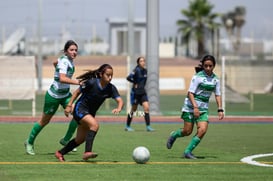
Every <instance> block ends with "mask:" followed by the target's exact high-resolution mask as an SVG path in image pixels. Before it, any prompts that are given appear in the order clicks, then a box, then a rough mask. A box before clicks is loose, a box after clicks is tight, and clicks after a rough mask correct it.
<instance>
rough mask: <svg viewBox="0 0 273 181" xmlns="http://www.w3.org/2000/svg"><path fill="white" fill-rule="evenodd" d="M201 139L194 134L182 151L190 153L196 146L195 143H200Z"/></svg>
mask: <svg viewBox="0 0 273 181" xmlns="http://www.w3.org/2000/svg"><path fill="white" fill-rule="evenodd" d="M200 141H201V139H200V138H198V137H197V136H194V137H193V138H192V139H191V142H190V143H189V145H188V146H187V148H186V149H185V152H184V153H191V152H192V150H193V149H194V148H195V147H197V145H198V144H199V143H200Z"/></svg>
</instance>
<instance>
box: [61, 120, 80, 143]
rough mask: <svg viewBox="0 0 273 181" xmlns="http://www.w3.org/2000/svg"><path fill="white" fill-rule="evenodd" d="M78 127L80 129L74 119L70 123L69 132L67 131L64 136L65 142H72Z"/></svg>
mask: <svg viewBox="0 0 273 181" xmlns="http://www.w3.org/2000/svg"><path fill="white" fill-rule="evenodd" d="M77 127H78V124H77V122H76V121H75V120H74V119H72V120H71V121H70V123H69V126H68V130H67V131H66V134H65V136H64V141H70V139H71V138H72V136H73V134H74V133H75V131H76V129H77Z"/></svg>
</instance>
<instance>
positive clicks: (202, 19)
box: [176, 0, 221, 58]
mask: <svg viewBox="0 0 273 181" xmlns="http://www.w3.org/2000/svg"><path fill="white" fill-rule="evenodd" d="M213 8H214V6H213V5H212V4H210V3H209V2H208V1H207V0H190V1H189V7H188V8H187V9H182V10H181V14H182V15H184V16H185V19H181V20H177V22H176V24H177V25H178V33H181V34H182V42H183V43H185V44H186V49H187V50H186V51H187V53H186V54H187V56H188V55H189V41H190V39H191V38H194V39H195V40H196V42H197V51H198V52H197V56H198V58H199V57H202V56H203V55H204V54H205V53H206V47H205V37H206V36H210V35H211V37H214V36H213V34H214V32H215V29H216V28H219V27H220V26H221V24H220V23H216V22H215V19H216V18H217V17H220V14H218V13H212V9H213Z"/></svg>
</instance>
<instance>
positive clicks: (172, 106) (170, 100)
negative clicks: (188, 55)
mask: <svg viewBox="0 0 273 181" xmlns="http://www.w3.org/2000/svg"><path fill="white" fill-rule="evenodd" d="M246 97H249V95H246ZM184 98H185V95H161V96H160V105H159V108H160V111H161V113H162V115H164V116H170V115H171V116H172V115H174V116H179V115H180V110H181V106H182V105H183V102H184ZM123 100H124V102H125V105H126V98H125V96H124V95H123ZM272 102H273V94H254V99H253V104H251V103H229V102H227V103H226V110H225V111H226V114H227V115H241V116H246V115H247V116H273V111H272ZM43 103H44V95H37V96H36V112H37V115H40V114H41V111H42V108H43ZM252 105H253V106H252ZM113 106H115V102H114V101H113V100H109V99H108V101H106V103H105V104H104V106H102V107H101V109H100V111H99V112H98V114H103V115H105V114H107V115H109V114H110V113H111V111H110V109H112V108H113ZM140 109H141V107H140ZM124 110H125V109H124ZM216 110H217V106H216V103H215V102H211V103H210V114H211V115H216V114H217V111H216ZM57 114H59V115H63V109H62V108H60V109H59V111H58V112H57ZM121 114H122V115H125V111H123V112H122V113H121ZM1 115H20V116H21V115H31V101H8V100H1V101H0V116H1Z"/></svg>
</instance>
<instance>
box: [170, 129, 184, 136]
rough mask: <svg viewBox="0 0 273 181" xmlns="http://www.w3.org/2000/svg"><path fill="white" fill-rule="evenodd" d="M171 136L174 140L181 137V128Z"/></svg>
mask: <svg viewBox="0 0 273 181" xmlns="http://www.w3.org/2000/svg"><path fill="white" fill-rule="evenodd" d="M172 136H173V137H174V138H179V137H183V135H182V130H181V128H179V129H178V130H176V131H174V132H172Z"/></svg>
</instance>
